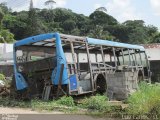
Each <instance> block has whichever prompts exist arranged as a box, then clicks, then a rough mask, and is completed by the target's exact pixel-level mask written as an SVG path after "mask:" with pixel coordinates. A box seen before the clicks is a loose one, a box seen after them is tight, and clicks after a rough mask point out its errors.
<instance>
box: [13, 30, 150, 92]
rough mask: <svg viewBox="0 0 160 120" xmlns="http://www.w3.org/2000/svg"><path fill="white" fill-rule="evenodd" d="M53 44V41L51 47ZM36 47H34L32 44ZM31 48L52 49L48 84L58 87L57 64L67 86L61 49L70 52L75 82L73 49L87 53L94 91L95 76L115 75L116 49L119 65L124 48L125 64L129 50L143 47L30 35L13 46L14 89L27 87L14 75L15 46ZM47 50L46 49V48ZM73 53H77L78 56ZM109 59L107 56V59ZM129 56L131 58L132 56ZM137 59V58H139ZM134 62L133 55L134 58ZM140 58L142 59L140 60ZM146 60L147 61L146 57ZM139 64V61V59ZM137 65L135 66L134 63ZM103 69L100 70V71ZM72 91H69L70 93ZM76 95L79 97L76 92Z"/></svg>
mask: <svg viewBox="0 0 160 120" xmlns="http://www.w3.org/2000/svg"><path fill="white" fill-rule="evenodd" d="M53 41H54V42H55V43H54V44H51V43H53ZM38 43H39V44H40V45H36V44H38ZM21 46H23V47H32V46H34V47H35V46H36V47H39V48H45V49H48V48H53V49H54V50H56V55H57V56H58V57H57V65H58V66H57V71H53V72H52V73H54V72H56V76H54V75H53V74H52V76H51V79H52V83H53V84H54V85H58V83H59V78H60V69H61V65H62V64H63V65H64V68H63V75H62V78H61V79H62V82H61V84H62V85H64V84H70V81H69V80H68V79H69V73H68V70H67V69H68V66H67V61H66V58H65V55H64V50H65V51H71V53H72V57H73V62H74V63H73V65H74V66H73V65H71V70H72V69H74V71H75V72H74V74H75V75H76V80H77V83H78V82H79V81H80V80H79V77H78V74H79V72H80V65H79V61H78V60H77V62H78V66H77V64H76V57H75V50H78V51H79V53H81V52H84V53H86V54H87V59H88V64H89V73H90V83H91V88H92V92H94V91H95V90H96V86H95V84H96V83H95V81H96V77H97V76H98V74H104V75H105V77H106V78H107V74H108V71H111V72H113V73H114V72H115V71H116V67H117V66H118V64H117V58H116V53H115V51H116V49H117V48H118V50H121V52H122V55H123V63H124V53H123V52H124V49H127V50H128V55H129V61H130V62H131V58H130V57H131V54H130V49H132V50H134V51H135V50H139V51H145V49H144V47H142V46H138V45H131V44H125V43H118V42H112V41H107V40H99V39H94V38H85V37H78V36H71V35H64V34H59V33H49V34H42V35H38V36H33V37H29V38H26V39H23V40H21V41H18V42H16V43H15V44H14V72H15V79H16V84H17V89H18V90H21V89H24V88H26V87H27V84H26V82H25V79H24V78H23V76H22V75H21V74H20V73H18V71H17V68H16V54H15V53H16V50H17V48H18V47H19V48H20V47H21ZM46 47H47V48H46ZM105 47H108V48H109V49H111V51H112V52H113V56H114V60H115V67H113V66H111V65H108V64H106V62H105V57H104V56H105V51H106V50H108V48H107V49H106V48H105ZM79 53H77V54H79ZM90 53H96V61H97V63H96V65H97V70H95V69H93V67H92V66H93V63H92V62H91V59H90ZM97 53H101V55H102V63H98V60H97ZM134 55H135V53H134ZM110 57H111V56H110ZM132 57H133V55H132ZM140 58H141V55H140ZM135 59H136V56H135ZM141 59H142V58H141ZM146 59H147V58H146ZM110 62H112V59H111V58H110ZM141 62H142V60H141ZM94 65H95V63H94ZM136 65H137V64H136ZM130 67H133V65H132V64H131V63H130ZM102 69H103V70H102ZM75 91H78V84H77V89H76V90H75ZM71 92H72V91H69V93H71ZM77 94H80V93H79V92H78V93H77Z"/></svg>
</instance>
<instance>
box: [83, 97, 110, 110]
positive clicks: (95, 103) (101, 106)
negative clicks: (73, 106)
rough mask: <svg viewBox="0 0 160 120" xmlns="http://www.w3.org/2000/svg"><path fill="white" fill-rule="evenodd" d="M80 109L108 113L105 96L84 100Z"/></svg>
mask: <svg viewBox="0 0 160 120" xmlns="http://www.w3.org/2000/svg"><path fill="white" fill-rule="evenodd" d="M82 107H84V108H87V109H91V110H98V111H103V112H105V111H108V110H109V108H110V107H109V105H108V98H107V97H106V96H100V95H96V96H91V97H90V98H85V99H84V100H83V101H82Z"/></svg>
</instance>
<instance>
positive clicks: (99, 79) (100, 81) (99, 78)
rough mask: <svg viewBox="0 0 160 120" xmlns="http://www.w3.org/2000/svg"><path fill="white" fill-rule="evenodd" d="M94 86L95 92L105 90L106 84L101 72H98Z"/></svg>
mask: <svg viewBox="0 0 160 120" xmlns="http://www.w3.org/2000/svg"><path fill="white" fill-rule="evenodd" d="M96 88H97V92H99V93H104V92H106V88H107V84H106V78H105V77H104V75H103V74H99V75H98V76H97V78H96Z"/></svg>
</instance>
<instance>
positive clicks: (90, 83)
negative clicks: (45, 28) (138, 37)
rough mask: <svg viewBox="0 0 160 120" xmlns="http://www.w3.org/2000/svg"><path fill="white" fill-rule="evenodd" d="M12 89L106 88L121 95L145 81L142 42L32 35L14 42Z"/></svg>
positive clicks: (41, 92)
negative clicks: (13, 83)
mask: <svg viewBox="0 0 160 120" xmlns="http://www.w3.org/2000/svg"><path fill="white" fill-rule="evenodd" d="M13 49H14V52H13V56H14V76H15V84H16V89H17V90H18V91H21V90H23V89H29V90H28V91H29V94H30V96H40V97H42V98H43V99H49V97H50V96H52V97H53V96H59V95H64V94H67V95H80V94H86V93H93V92H99V93H102V94H104V93H106V94H107V96H108V97H109V98H110V99H118V100H122V99H125V98H127V97H128V95H129V94H131V93H132V92H134V91H135V90H137V89H138V83H139V82H140V81H148V82H150V77H151V72H150V65H149V61H148V58H147V55H146V53H145V49H144V47H143V46H139V45H132V44H126V43H120V42H113V41H109V40H100V39H95V38H88V37H78V36H71V35H64V34H59V33H48V34H41V35H37V36H32V37H29V38H25V39H23V40H20V41H18V42H16V43H15V44H14V47H13Z"/></svg>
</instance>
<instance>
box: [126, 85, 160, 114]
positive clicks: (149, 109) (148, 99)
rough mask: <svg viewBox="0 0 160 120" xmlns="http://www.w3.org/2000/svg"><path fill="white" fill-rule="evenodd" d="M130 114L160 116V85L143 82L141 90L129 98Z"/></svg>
mask: <svg viewBox="0 0 160 120" xmlns="http://www.w3.org/2000/svg"><path fill="white" fill-rule="evenodd" d="M128 104H129V107H128V108H127V109H126V111H127V113H128V114H133V115H148V116H149V115H160V85H158V84H147V83H145V82H142V83H141V84H140V89H139V90H138V91H137V92H135V93H134V94H132V95H131V96H130V97H129V98H128Z"/></svg>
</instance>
